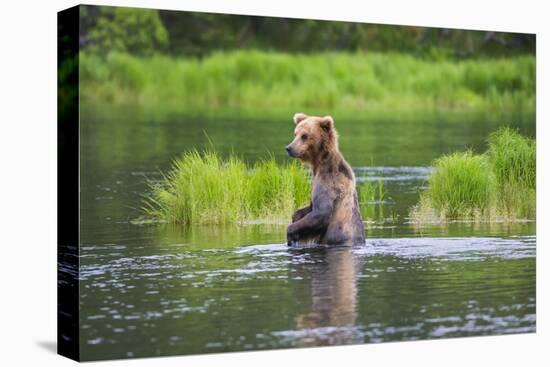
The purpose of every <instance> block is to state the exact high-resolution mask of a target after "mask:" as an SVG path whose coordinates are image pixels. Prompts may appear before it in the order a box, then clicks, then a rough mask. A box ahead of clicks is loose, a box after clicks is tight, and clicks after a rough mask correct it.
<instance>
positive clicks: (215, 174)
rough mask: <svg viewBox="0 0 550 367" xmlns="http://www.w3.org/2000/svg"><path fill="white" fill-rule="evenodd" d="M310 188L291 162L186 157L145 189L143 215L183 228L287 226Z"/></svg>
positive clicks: (207, 153)
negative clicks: (251, 162)
mask: <svg viewBox="0 0 550 367" xmlns="http://www.w3.org/2000/svg"><path fill="white" fill-rule="evenodd" d="M310 192H311V184H310V181H309V178H308V176H307V173H306V171H305V170H304V169H303V168H302V167H301V166H300V164H299V163H297V162H292V163H290V164H286V165H277V164H276V163H275V161H274V160H273V159H266V160H262V161H258V162H257V163H255V164H254V165H253V166H248V165H247V164H245V163H244V162H243V161H242V160H240V159H239V158H238V157H236V156H234V155H232V156H229V157H228V158H226V159H223V158H222V157H220V156H219V155H218V154H217V153H216V152H215V151H213V150H208V151H205V152H203V153H199V152H197V151H191V152H188V153H185V154H184V155H183V156H182V157H181V158H180V159H177V160H176V161H174V164H173V167H172V169H171V171H170V172H169V173H168V174H167V175H166V176H165V177H164V180H163V181H162V182H161V183H159V184H156V185H153V186H152V188H151V195H150V196H149V197H147V199H146V201H145V203H146V205H145V208H144V209H145V211H146V213H147V214H148V215H149V216H150V217H152V218H154V219H157V220H161V221H166V222H172V223H184V224H222V223H231V222H244V221H274V220H284V221H288V220H289V218H290V216H291V215H292V213H293V211H294V210H296V208H298V207H300V206H304V205H306V204H307V203H308V202H309V200H310Z"/></svg>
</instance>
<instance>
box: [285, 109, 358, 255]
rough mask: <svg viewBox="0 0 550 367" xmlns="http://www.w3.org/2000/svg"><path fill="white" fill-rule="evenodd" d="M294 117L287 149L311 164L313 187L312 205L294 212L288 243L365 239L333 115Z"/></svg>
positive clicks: (349, 171) (344, 241)
mask: <svg viewBox="0 0 550 367" xmlns="http://www.w3.org/2000/svg"><path fill="white" fill-rule="evenodd" d="M294 121H295V122H296V124H297V126H296V129H295V139H294V140H293V142H292V143H290V144H289V145H288V146H287V150H288V152H289V154H290V155H291V156H293V157H296V158H298V159H300V160H301V161H302V162H304V163H305V164H307V165H309V166H310V167H311V170H312V173H313V184H312V186H313V187H312V200H311V203H310V205H309V206H307V207H305V208H302V209H299V210H297V211H296V212H295V213H294V215H293V216H292V224H290V225H289V226H288V228H287V240H288V244H289V245H293V244H298V243H300V244H301V243H311V242H315V243H321V244H329V245H343V244H358V243H364V241H365V235H364V227H363V222H362V220H361V214H360V212H359V201H358V198H357V192H356V190H355V175H354V174H353V170H352V169H351V167H350V166H349V164H348V163H347V162H346V161H345V159H344V157H343V156H342V154H341V153H340V151H339V149H338V135H337V132H336V130H335V129H334V122H333V120H332V118H331V117H330V116H326V117H315V116H306V115H304V114H296V115H295V118H294ZM304 135H305V138H304Z"/></svg>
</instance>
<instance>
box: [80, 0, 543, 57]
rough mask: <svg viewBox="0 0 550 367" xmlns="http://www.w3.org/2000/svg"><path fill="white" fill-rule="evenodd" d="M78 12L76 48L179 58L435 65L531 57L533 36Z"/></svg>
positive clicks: (118, 10)
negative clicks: (226, 53)
mask: <svg viewBox="0 0 550 367" xmlns="http://www.w3.org/2000/svg"><path fill="white" fill-rule="evenodd" d="M80 11H81V15H82V17H81V22H80V36H81V39H82V40H85V42H84V44H83V46H84V48H85V49H87V50H88V49H94V50H96V51H97V50H99V51H100V52H108V51H115V50H118V51H120V50H121V49H127V50H129V51H130V52H132V53H134V54H145V53H150V52H151V51H155V52H159V53H166V54H170V55H177V56H186V57H187V56H205V55H208V54H209V53H210V52H211V51H212V50H232V49H263V50H273V51H283V52H292V53H296V52H298V53H309V52H320V51H352V52H353V51H368V52H373V51H374V52H388V51H399V52H404V53H408V54H414V55H417V56H421V57H424V58H430V59H440V58H446V57H458V58H466V57H485V56H491V57H499V56H510V55H517V54H525V53H529V54H534V53H535V44H536V39H535V35H534V34H522V33H504V32H492V31H472V30H463V29H443V28H427V27H415V26H399V25H385V24H372V23H354V22H337V21H321V20H312V19H289V18H276V17H258V16H249V15H231V14H210V13H198V12H189V11H170V10H154V9H139V8H124V7H109V6H88V5H83V6H81V7H80ZM133 45H142V46H140V47H138V48H136V47H132V46H133Z"/></svg>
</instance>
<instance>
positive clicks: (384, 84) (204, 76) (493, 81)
mask: <svg viewBox="0 0 550 367" xmlns="http://www.w3.org/2000/svg"><path fill="white" fill-rule="evenodd" d="M80 82H81V89H80V91H81V96H82V101H83V103H88V104H94V103H95V104H101V103H109V104H129V105H136V104H139V105H140V106H142V107H143V108H150V109H157V110H163V111H164V110H174V111H176V112H177V111H179V112H186V113H187V114H201V115H204V114H206V115H215V114H221V115H224V116H227V115H228V114H232V113H234V114H238V115H239V116H244V115H246V116H257V115H258V113H261V115H262V116H269V117H281V116H287V115H288V114H289V111H297V110H306V111H312V110H317V111H327V112H326V113H329V112H330V113H331V114H336V115H339V116H357V114H358V113H369V114H384V113H386V114H387V113H391V115H392V116H395V115H396V114H398V113H407V114H408V113H420V114H421V113H434V112H460V113H464V112H469V113H486V112H500V113H504V112H521V113H524V112H526V113H529V112H531V113H533V114H534V106H535V57H534V56H513V57H509V58H500V59H479V60H453V59H449V60H442V61H434V60H427V59H421V58H417V57H414V56H411V55H407V54H399V53H374V52H372V53H371V52H369V53H365V52H324V53H317V54H289V53H283V52H268V51H257V50H238V51H225V52H223V51H220V52H214V53H212V54H210V55H208V56H206V57H204V58H200V59H199V58H192V57H190V58H175V57H170V56H161V55H155V56H151V57H144V56H142V57H139V56H132V55H129V54H124V53H114V52H112V53H110V54H108V55H106V56H105V57H100V56H98V55H94V54H92V53H88V52H86V51H84V52H81V54H80ZM397 101H398V103H397Z"/></svg>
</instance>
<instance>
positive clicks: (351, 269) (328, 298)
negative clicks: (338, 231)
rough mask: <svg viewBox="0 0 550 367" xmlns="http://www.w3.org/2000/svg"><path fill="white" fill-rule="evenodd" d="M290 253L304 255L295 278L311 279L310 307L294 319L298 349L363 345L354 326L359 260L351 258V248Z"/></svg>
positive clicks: (295, 250)
mask: <svg viewBox="0 0 550 367" xmlns="http://www.w3.org/2000/svg"><path fill="white" fill-rule="evenodd" d="M291 251H292V252H304V256H306V259H307V262H305V263H301V264H296V265H295V268H294V269H295V271H296V273H297V275H299V276H302V277H304V278H306V279H307V278H310V279H311V306H310V307H307V306H306V310H307V311H306V312H305V313H302V314H300V315H298V316H297V317H296V319H295V321H296V332H295V333H294V334H295V335H294V337H293V339H294V340H295V342H296V344H297V346H318V345H339V344H358V343H363V342H364V340H363V339H364V338H363V335H362V333H361V332H360V330H359V329H357V328H356V327H355V324H356V319H357V297H358V296H357V277H358V276H359V273H360V269H361V268H362V264H361V262H362V261H361V258H360V257H356V256H354V254H353V252H352V247H350V246H331V247H321V246H316V247H310V248H307V249H300V248H293V249H292V250H291ZM296 291H302V292H303V291H304V290H303V289H300V290H296ZM299 298H301V297H299Z"/></svg>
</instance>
